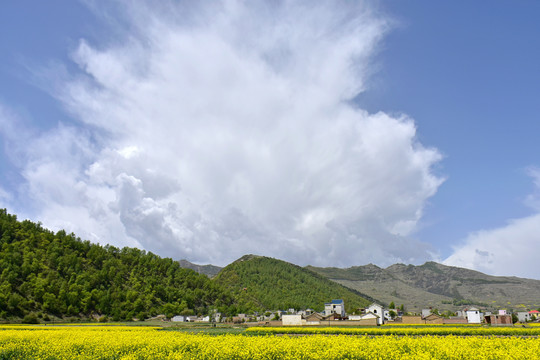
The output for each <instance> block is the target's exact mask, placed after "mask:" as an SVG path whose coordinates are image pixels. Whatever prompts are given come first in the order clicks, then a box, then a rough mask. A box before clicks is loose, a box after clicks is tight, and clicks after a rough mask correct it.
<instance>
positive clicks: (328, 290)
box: [214, 255, 372, 312]
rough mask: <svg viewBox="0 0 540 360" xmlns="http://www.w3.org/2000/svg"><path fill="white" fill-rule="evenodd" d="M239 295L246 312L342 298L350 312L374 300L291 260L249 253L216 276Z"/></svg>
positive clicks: (317, 307)
mask: <svg viewBox="0 0 540 360" xmlns="http://www.w3.org/2000/svg"><path fill="white" fill-rule="evenodd" d="M214 280H215V281H216V282H218V283H219V284H221V285H223V286H224V287H227V288H228V289H230V290H231V291H232V292H233V293H234V294H235V296H236V298H237V301H238V303H239V308H242V309H243V310H244V311H249V310H264V309H285V310H286V309H289V308H295V309H306V308H311V309H314V310H317V311H321V310H323V309H324V303H325V302H330V301H331V300H332V299H343V300H344V301H345V306H346V308H347V311H348V312H353V311H355V310H356V309H358V308H360V307H364V306H367V305H369V303H370V302H371V300H372V299H370V298H368V297H366V296H364V295H363V294H361V293H359V292H356V291H355V290H351V289H348V288H346V287H344V286H341V285H339V284H337V283H335V282H333V281H330V280H328V279H327V278H325V277H323V276H321V275H319V274H317V273H314V272H313V271H310V270H307V269H304V268H302V267H300V266H297V265H293V264H290V263H288V262H285V261H282V260H277V259H272V258H268V257H263V256H254V255H246V256H243V257H242V258H240V259H239V260H236V261H235V262H233V263H232V264H230V265H228V266H226V267H225V268H223V269H222V270H221V272H220V273H219V274H218V275H217V276H216V277H215V278H214Z"/></svg>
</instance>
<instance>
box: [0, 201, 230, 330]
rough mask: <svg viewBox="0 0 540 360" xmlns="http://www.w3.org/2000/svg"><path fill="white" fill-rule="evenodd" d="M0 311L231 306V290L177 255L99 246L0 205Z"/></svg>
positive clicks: (148, 312) (124, 313) (94, 312)
mask: <svg viewBox="0 0 540 360" xmlns="http://www.w3.org/2000/svg"><path fill="white" fill-rule="evenodd" d="M0 271H1V273H0V318H1V319H10V318H24V317H25V316H28V315H29V314H32V316H36V317H37V316H39V317H43V318H47V317H49V316H54V317H59V318H65V317H69V316H73V317H90V316H107V317H110V318H111V319H113V320H116V321H118V320H131V319H133V318H139V319H145V318H147V317H149V316H153V315H157V314H166V315H168V316H172V315H175V314H186V315H187V314H205V313H207V312H208V311H209V310H210V309H213V308H216V309H218V311H221V312H223V313H225V314H229V313H234V312H235V311H236V307H235V305H234V304H235V301H234V298H233V296H232V295H231V294H230V292H228V291H226V290H224V289H223V288H222V287H221V286H220V285H219V284H217V283H216V282H213V281H211V280H210V279H208V277H207V276H205V275H200V274H197V273H196V272H195V271H193V270H190V269H184V268H182V267H181V266H180V264H179V263H178V262H177V261H173V260H172V259H168V258H161V257H159V256H157V255H154V254H152V253H150V252H146V251H143V250H139V249H134V248H127V247H126V248H122V249H119V248H116V247H114V246H101V245H97V244H92V243H90V242H89V241H81V240H80V239H79V238H77V237H76V236H75V235H73V234H66V232H65V231H59V232H57V233H54V232H52V231H50V230H47V229H44V228H43V227H42V226H41V225H40V224H36V223H33V222H31V221H28V220H25V221H22V222H21V221H18V220H17V217H16V216H15V215H10V214H8V213H7V211H6V210H5V209H0Z"/></svg>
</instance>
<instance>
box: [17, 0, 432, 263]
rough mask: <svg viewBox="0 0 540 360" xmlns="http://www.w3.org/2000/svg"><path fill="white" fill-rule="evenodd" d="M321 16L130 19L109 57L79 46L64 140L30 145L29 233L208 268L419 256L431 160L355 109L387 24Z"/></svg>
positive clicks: (251, 10) (380, 119)
mask: <svg viewBox="0 0 540 360" xmlns="http://www.w3.org/2000/svg"><path fill="white" fill-rule="evenodd" d="M321 4H322V3H317V5H315V4H312V3H311V2H309V3H306V4H302V3H291V2H280V3H279V5H260V4H259V5H255V4H252V3H251V2H247V1H246V2H237V1H225V2H222V3H219V4H214V5H194V3H193V2H190V6H191V7H185V8H182V7H180V5H173V4H169V5H168V7H167V8H166V9H165V8H164V9H160V10H151V9H150V8H149V7H147V6H145V4H144V3H138V4H137V5H133V6H131V7H130V8H128V9H124V10H125V11H124V14H129V15H128V16H127V18H125V19H123V21H122V24H124V25H125V24H128V26H129V29H130V33H129V34H127V35H126V34H122V33H121V32H118V31H117V32H116V34H118V33H119V34H120V35H118V36H119V37H120V39H118V40H119V41H117V42H111V41H108V42H107V44H94V45H93V44H90V43H88V42H87V41H84V40H82V41H81V42H80V45H79V47H78V48H77V49H76V51H75V52H74V55H73V59H74V61H75V63H76V64H77V65H78V67H79V69H80V71H79V72H78V73H72V74H71V75H69V76H68V77H67V79H66V77H65V76H64V77H62V78H63V79H64V80H62V81H56V82H55V83H53V84H52V85H53V86H51V91H53V92H54V95H55V96H56V97H57V98H58V99H59V100H60V101H61V102H62V104H63V105H64V106H65V107H66V109H67V110H68V111H69V113H70V114H72V116H73V118H74V119H76V121H77V123H76V125H65V124H64V125H60V126H59V127H58V128H55V129H53V130H51V131H50V132H48V133H46V134H42V135H40V136H39V137H33V138H31V139H27V140H26V141H27V142H28V141H29V142H30V144H31V146H29V147H28V146H27V147H26V148H30V149H32V150H30V151H27V152H26V153H25V156H24V165H23V169H22V174H23V176H24V179H25V185H24V186H25V192H27V193H28V194H29V196H30V197H31V199H32V201H33V202H34V206H35V209H36V212H37V214H38V215H37V216H38V218H39V219H40V220H41V221H43V223H44V224H45V225H47V226H51V227H53V228H67V229H68V230H70V231H75V232H76V233H77V234H79V235H80V236H81V237H85V238H88V239H90V240H93V241H99V242H101V243H112V244H116V245H120V246H123V245H130V246H139V247H142V248H145V249H147V250H150V251H153V252H156V253H158V254H160V255H163V256H170V257H173V258H177V259H178V258H187V259H189V260H191V261H196V262H211V263H215V264H225V263H227V262H229V261H231V260H234V259H235V258H237V257H239V256H241V255H243V254H245V253H258V254H264V255H268V256H275V257H279V258H283V259H287V260H290V261H295V262H297V263H303V264H305V263H313V264H319V265H330V264H332V265H351V264H361V263H366V262H376V263H379V264H383V265H384V264H390V263H393V262H396V261H404V262H415V261H421V260H424V259H426V258H428V257H429V256H430V255H429V246H428V245H427V244H423V243H419V242H417V241H414V240H411V238H410V235H411V234H412V233H413V232H414V230H415V229H416V227H417V223H418V221H419V220H420V218H421V216H422V210H423V207H424V206H425V203H426V200H427V199H428V198H429V197H431V196H432V195H433V194H434V193H435V192H436V190H437V188H438V186H439V185H440V184H441V182H442V179H441V178H439V177H437V176H435V175H434V174H433V173H432V167H433V165H434V164H435V163H437V162H438V161H439V160H440V155H439V153H438V152H437V151H436V150H434V149H427V148H424V147H423V146H422V145H421V144H419V143H418V141H416V139H415V134H416V128H415V124H414V122H413V120H411V119H410V118H408V117H406V116H397V117H396V116H390V115H388V114H385V113H382V112H381V113H376V114H369V113H367V112H366V111H364V110H362V109H358V108H355V107H354V106H353V105H352V104H351V99H352V98H353V97H354V96H356V95H357V94H358V93H359V92H361V91H363V90H364V89H365V87H366V79H367V76H368V75H370V72H371V71H370V70H371V69H372V66H371V63H370V61H371V60H372V57H373V55H374V53H375V52H376V47H377V44H378V43H379V42H380V40H381V38H382V36H383V35H384V33H385V32H386V31H387V29H388V24H387V22H386V21H385V20H384V18H383V17H382V16H380V15H378V14H376V13H374V12H372V11H370V10H369V9H368V8H366V7H365V6H363V5H358V4H356V5H353V4H350V2H327V3H324V4H323V5H321ZM194 6H196V7H194ZM53 75H54V72H53Z"/></svg>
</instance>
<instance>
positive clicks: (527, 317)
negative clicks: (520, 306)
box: [516, 311, 531, 323]
mask: <svg viewBox="0 0 540 360" xmlns="http://www.w3.org/2000/svg"><path fill="white" fill-rule="evenodd" d="M516 315H517V318H518V321H519V322H522V323H524V322H528V321H531V314H529V312H528V311H518V312H517V313H516Z"/></svg>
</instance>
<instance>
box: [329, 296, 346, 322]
mask: <svg viewBox="0 0 540 360" xmlns="http://www.w3.org/2000/svg"><path fill="white" fill-rule="evenodd" d="M331 314H338V315H339V316H340V317H342V318H344V317H345V303H344V302H343V300H341V299H338V300H332V301H331V302H329V303H326V304H324V316H325V317H326V316H329V315H331Z"/></svg>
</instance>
